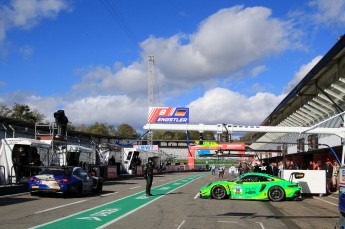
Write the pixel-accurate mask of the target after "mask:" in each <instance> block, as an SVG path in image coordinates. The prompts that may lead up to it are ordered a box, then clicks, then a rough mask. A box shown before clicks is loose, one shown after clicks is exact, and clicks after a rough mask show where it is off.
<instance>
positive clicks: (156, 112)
mask: <svg viewBox="0 0 345 229" xmlns="http://www.w3.org/2000/svg"><path fill="white" fill-rule="evenodd" d="M148 122H149V123H189V108H184V107H150V108H149V116H148Z"/></svg>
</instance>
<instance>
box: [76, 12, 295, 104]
mask: <svg viewBox="0 0 345 229" xmlns="http://www.w3.org/2000/svg"><path fill="white" fill-rule="evenodd" d="M291 33H292V29H291V26H290V25H289V23H288V22H285V21H280V20H278V19H275V18H273V17H271V10H270V9H268V8H264V7H252V8H244V7H243V6H235V7H231V8H227V9H222V10H220V11H218V12H216V13H215V14H213V15H211V16H210V17H208V18H207V19H205V20H204V21H203V22H202V23H201V24H200V26H199V28H198V30H197V31H196V32H195V33H194V34H191V35H187V34H176V35H174V36H171V37H169V38H166V39H164V38H155V37H153V36H151V37H149V38H147V39H146V40H145V41H143V42H142V43H141V47H142V49H143V51H142V53H141V57H142V58H141V60H139V61H138V62H134V63H133V64H131V65H130V66H127V67H125V66H123V67H122V68H120V69H119V68H116V69H115V70H116V72H114V70H112V69H111V68H110V67H104V66H97V67H95V68H93V69H91V70H90V71H89V72H88V73H86V74H84V76H83V77H82V80H81V82H80V83H79V84H76V85H75V86H74V87H73V89H75V90H78V91H85V89H87V90H88V91H91V92H94V93H99V92H103V93H110V94H126V95H128V96H130V97H131V98H134V97H137V96H146V93H147V75H148V73H147V56H149V55H153V56H154V58H155V77H156V79H157V81H155V83H157V82H158V83H159V85H160V87H161V88H160V89H161V92H164V93H167V94H166V96H172V95H174V96H178V95H180V94H182V93H184V92H186V91H188V90H190V89H191V88H193V87H194V86H195V85H197V84H200V83H204V82H212V83H211V84H210V85H217V80H219V79H223V78H227V79H230V78H232V77H237V76H236V74H235V73H236V72H238V71H242V70H243V68H246V67H249V65H251V64H256V63H257V62H260V61H262V60H263V59H265V58H266V57H268V56H271V55H274V54H276V53H279V52H282V51H284V50H285V49H287V48H291V46H293V45H291V44H292V42H291V41H289V39H290V35H291ZM289 45H291V46H289ZM118 66H119V65H117V67H118ZM258 66H259V67H257V68H255V69H253V70H252V72H251V74H252V76H255V75H256V74H259V72H261V71H264V70H266V68H265V67H264V66H263V65H258ZM168 93H169V94H168Z"/></svg>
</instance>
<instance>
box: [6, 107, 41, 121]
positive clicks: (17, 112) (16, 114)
mask: <svg viewBox="0 0 345 229" xmlns="http://www.w3.org/2000/svg"><path fill="white" fill-rule="evenodd" d="M0 109H1V110H0V116H2V117H7V118H15V119H21V120H25V121H28V122H35V123H36V122H42V121H43V119H44V117H45V116H44V115H43V114H42V113H40V112H39V111H38V110H36V109H34V110H31V108H30V107H29V106H28V105H26V104H18V103H15V104H14V105H13V107H12V108H8V107H7V106H6V105H1V106H0Z"/></svg>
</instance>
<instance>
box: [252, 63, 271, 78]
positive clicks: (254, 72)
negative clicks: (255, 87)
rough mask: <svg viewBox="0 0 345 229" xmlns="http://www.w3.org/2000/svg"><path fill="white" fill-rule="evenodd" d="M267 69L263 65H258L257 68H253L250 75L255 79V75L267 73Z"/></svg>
mask: <svg viewBox="0 0 345 229" xmlns="http://www.w3.org/2000/svg"><path fill="white" fill-rule="evenodd" d="M267 70H268V68H267V67H266V66H265V65H260V66H257V67H255V68H253V69H252V70H251V71H250V73H251V75H252V76H254V77H256V76H257V75H259V74H260V73H261V72H264V71H267Z"/></svg>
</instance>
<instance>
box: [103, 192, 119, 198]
mask: <svg viewBox="0 0 345 229" xmlns="http://www.w3.org/2000/svg"><path fill="white" fill-rule="evenodd" d="M115 193H118V192H112V193H107V194H103V195H100V196H101V197H104V196H110V195H113V194H115Z"/></svg>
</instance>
